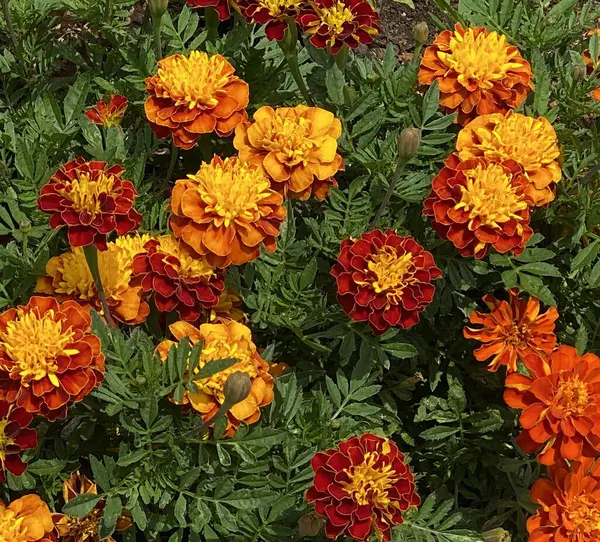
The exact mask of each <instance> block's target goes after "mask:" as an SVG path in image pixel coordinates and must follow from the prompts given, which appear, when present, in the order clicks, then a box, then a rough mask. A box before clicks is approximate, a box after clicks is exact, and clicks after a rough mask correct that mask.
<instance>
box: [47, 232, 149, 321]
mask: <svg viewBox="0 0 600 542" xmlns="http://www.w3.org/2000/svg"><path fill="white" fill-rule="evenodd" d="M150 239H151V237H150V236H149V235H147V234H145V235H133V236H124V237H118V238H117V239H116V240H115V241H114V242H109V243H108V244H107V250H105V251H103V252H99V253H98V270H99V272H100V279H101V280H102V286H103V287H104V293H105V295H106V299H107V301H108V306H109V307H110V310H111V315H112V316H113V317H114V318H116V319H117V320H119V321H120V322H123V323H125V324H130V325H133V324H139V323H141V322H143V321H145V320H146V317H147V316H148V314H149V313H150V307H149V306H148V303H146V301H144V299H143V293H144V291H143V288H142V286H141V285H140V284H139V283H138V282H139V281H136V280H135V278H134V276H133V260H134V258H135V256H136V255H138V254H142V253H144V252H145V250H146V249H145V248H144V245H145V244H146V243H147V242H148V241H150ZM46 273H47V275H46V276H43V277H40V278H39V279H38V281H37V286H36V291H37V292H39V293H43V294H49V295H52V296H55V297H57V298H58V299H60V300H66V299H76V300H77V301H78V302H80V303H81V304H83V305H90V306H91V307H93V308H94V310H96V311H97V312H99V313H101V314H102V303H101V302H100V298H99V297H98V291H97V290H96V284H95V283H94V279H93V277H92V274H91V273H90V269H89V267H88V264H87V261H86V258H85V254H84V252H83V249H82V248H79V247H78V248H74V249H73V250H72V251H70V252H65V253H64V254H61V255H60V256H54V257H53V258H50V260H49V261H48V263H47V264H46Z"/></svg>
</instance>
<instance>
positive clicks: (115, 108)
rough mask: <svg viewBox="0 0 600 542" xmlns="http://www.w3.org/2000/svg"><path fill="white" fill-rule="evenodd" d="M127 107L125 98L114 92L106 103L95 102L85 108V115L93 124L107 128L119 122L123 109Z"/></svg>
mask: <svg viewBox="0 0 600 542" xmlns="http://www.w3.org/2000/svg"><path fill="white" fill-rule="evenodd" d="M126 109H127V98H125V96H120V95H119V94H115V95H114V96H113V97H112V98H111V99H110V102H108V104H107V103H106V102H104V101H102V100H101V101H99V102H96V105H95V106H93V107H90V108H89V109H87V110H86V112H85V116H86V117H87V118H88V119H90V120H91V121H92V122H93V123H94V124H98V125H99V126H104V128H109V127H111V126H118V125H119V124H121V120H122V119H123V115H125V110H126Z"/></svg>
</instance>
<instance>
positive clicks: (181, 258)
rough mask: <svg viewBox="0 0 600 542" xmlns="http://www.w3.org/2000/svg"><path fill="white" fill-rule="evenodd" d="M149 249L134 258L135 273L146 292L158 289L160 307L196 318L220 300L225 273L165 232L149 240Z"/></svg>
mask: <svg viewBox="0 0 600 542" xmlns="http://www.w3.org/2000/svg"><path fill="white" fill-rule="evenodd" d="M145 248H146V250H147V252H144V253H142V254H139V255H138V256H136V258H135V259H134V261H133V273H134V275H136V276H139V277H140V279H141V284H142V288H143V289H144V292H146V293H148V292H154V302H155V303H156V307H157V308H158V310H159V311H163V312H171V311H172V310H175V311H177V313H178V314H179V317H180V318H181V319H182V320H186V321H188V322H194V321H196V320H197V319H198V318H199V317H200V314H201V313H202V311H207V310H210V309H211V308H212V307H214V306H216V305H217V304H218V303H219V296H220V295H221V292H222V291H223V288H224V287H225V283H224V281H223V273H222V272H221V271H219V270H215V268H214V267H212V266H210V265H209V264H208V262H207V261H206V258H205V257H203V256H198V255H197V254H195V253H194V252H193V251H191V250H190V249H189V248H186V246H184V245H182V244H180V243H178V242H177V239H175V238H174V237H173V236H172V235H163V236H162V237H159V238H158V239H154V240H152V241H149V242H148V243H146V246H145Z"/></svg>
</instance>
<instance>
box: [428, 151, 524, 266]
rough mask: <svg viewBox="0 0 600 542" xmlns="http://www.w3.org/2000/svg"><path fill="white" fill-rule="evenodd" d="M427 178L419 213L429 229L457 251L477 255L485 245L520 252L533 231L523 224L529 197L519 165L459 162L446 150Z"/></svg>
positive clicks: (482, 255) (457, 158)
mask: <svg viewBox="0 0 600 542" xmlns="http://www.w3.org/2000/svg"><path fill="white" fill-rule="evenodd" d="M444 164H445V166H444V167H443V168H442V170H441V171H440V172H439V173H438V175H437V176H436V177H435V178H434V179H433V183H432V187H431V193H430V194H429V196H428V197H427V199H426V200H425V203H424V208H423V214H424V215H427V216H432V217H433V220H432V226H433V229H434V230H435V231H436V232H437V233H438V235H440V237H443V238H445V239H448V240H449V241H451V242H452V243H453V244H454V246H455V247H456V248H457V249H458V250H459V251H460V253H461V255H463V256H475V258H483V257H484V256H485V255H486V254H487V252H488V250H489V248H490V247H494V248H495V249H496V250H497V251H498V252H508V251H512V252H513V253H514V254H520V253H521V252H523V249H524V248H525V244H526V243H527V241H528V240H529V238H530V237H531V236H532V235H533V230H532V229H531V228H530V227H529V220H530V206H531V205H533V202H532V200H531V199H530V197H529V196H528V195H527V194H526V189H527V185H528V181H527V178H526V177H525V175H524V174H523V170H522V168H521V166H519V164H517V163H516V162H514V161H511V160H509V161H506V162H503V163H502V164H497V163H492V162H488V161H487V160H485V159H483V158H474V159H471V160H465V161H461V160H460V158H459V157H458V155H456V154H452V155H450V156H449V157H448V158H447V159H446V160H445V162H444Z"/></svg>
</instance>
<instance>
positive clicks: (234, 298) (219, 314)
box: [209, 286, 246, 324]
mask: <svg viewBox="0 0 600 542" xmlns="http://www.w3.org/2000/svg"><path fill="white" fill-rule="evenodd" d="M241 307H242V298H241V297H240V295H239V294H238V293H237V292H236V291H235V290H234V289H233V288H230V287H229V286H225V289H224V290H223V292H222V293H221V295H220V296H219V301H218V303H217V304H216V305H215V306H214V307H213V308H212V309H211V311H210V317H209V320H210V323H211V324H212V323H222V322H223V321H225V320H235V321H236V322H244V320H246V313H245V312H244V311H243V310H242V309H241Z"/></svg>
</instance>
